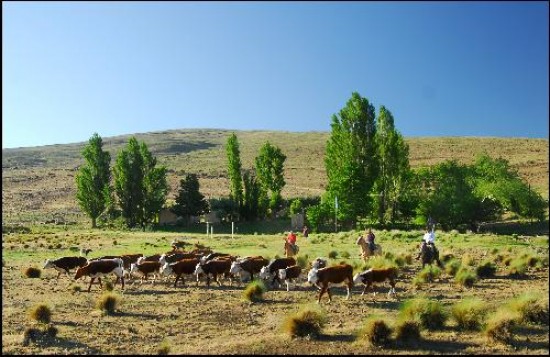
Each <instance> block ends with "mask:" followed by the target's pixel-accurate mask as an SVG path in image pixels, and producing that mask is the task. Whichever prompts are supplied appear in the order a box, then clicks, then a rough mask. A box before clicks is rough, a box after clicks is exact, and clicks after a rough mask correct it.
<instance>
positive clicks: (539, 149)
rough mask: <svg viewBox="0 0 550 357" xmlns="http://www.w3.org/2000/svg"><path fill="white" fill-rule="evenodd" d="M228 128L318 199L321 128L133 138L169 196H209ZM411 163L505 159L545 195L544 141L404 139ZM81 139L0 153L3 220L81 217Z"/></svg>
mask: <svg viewBox="0 0 550 357" xmlns="http://www.w3.org/2000/svg"><path fill="white" fill-rule="evenodd" d="M233 132H235V133H236V135H237V137H238V139H239V143H240V150H241V161H242V165H243V168H245V169H246V168H252V167H253V162H254V158H255V157H256V156H257V155H258V152H259V148H260V147H261V145H263V144H264V143H265V142H266V141H268V140H269V142H271V143H272V144H275V145H277V146H279V147H280V148H281V150H282V151H283V153H284V154H285V155H286V156H287V160H286V163H285V180H286V186H285V188H284V190H283V192H282V194H283V197H285V198H290V197H298V196H318V195H320V194H322V193H323V192H324V190H325V185H326V175H325V168H324V153H325V146H326V141H327V139H328V138H329V135H330V133H328V132H282V131H238V130H219V129H194V130H168V131H159V132H151V133H145V134H134V136H135V137H136V138H137V139H138V140H140V141H144V142H145V143H147V145H148V147H149V149H150V150H151V152H152V153H153V154H154V155H155V156H156V157H157V158H158V161H159V163H160V164H162V165H165V166H166V167H167V168H168V179H169V182H170V187H171V190H170V193H169V199H173V198H174V197H175V194H176V191H177V188H178V185H179V180H180V179H181V178H183V175H184V174H185V173H188V172H189V173H196V174H198V175H199V179H200V185H201V192H202V193H203V194H205V196H207V197H210V198H217V197H221V196H226V195H228V193H229V182H228V179H227V156H226V152H225V144H226V141H227V138H228V137H229V135H231V133H233ZM131 136H132V135H123V136H116V137H104V138H103V142H104V149H105V150H107V151H109V152H110V153H111V157H112V161H111V162H112V164H113V163H114V161H115V158H116V155H117V154H118V152H119V151H120V149H122V148H123V147H124V146H125V145H126V144H127V142H128V139H129V138H130V137H131ZM406 141H407V143H408V144H409V147H410V163H411V166H412V167H413V168H416V167H420V166H429V165H434V164H437V163H439V162H441V161H444V160H447V159H451V158H455V159H457V160H459V161H460V162H462V163H471V162H472V161H473V160H474V158H475V156H476V155H477V154H479V153H483V152H485V153H487V154H489V155H491V156H492V157H502V158H505V159H507V160H508V161H509V162H510V164H511V165H512V167H514V168H515V169H517V170H518V172H519V173H520V175H521V176H522V177H524V178H525V179H526V180H527V181H528V182H529V183H530V184H531V186H532V187H533V188H534V189H535V190H536V191H538V192H539V193H541V194H542V195H543V196H544V197H545V198H548V151H549V145H548V139H524V138H483V137H414V138H406ZM86 144H87V142H82V143H75V144H66V145H48V146H41V147H27V148H16V149H3V150H2V221H3V222H10V221H21V220H22V221H25V220H29V221H31V220H33V221H41V220H44V219H51V218H53V217H54V216H56V215H61V216H66V218H67V219H69V220H82V219H84V217H83V216H82V215H81V214H79V212H80V210H79V209H78V206H77V204H76V200H75V192H76V190H75V180H74V176H75V174H76V171H77V169H78V167H79V165H82V164H83V163H84V159H83V158H82V156H81V150H82V148H83V147H84V146H85V145H86Z"/></svg>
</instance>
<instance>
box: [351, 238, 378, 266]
mask: <svg viewBox="0 0 550 357" xmlns="http://www.w3.org/2000/svg"><path fill="white" fill-rule="evenodd" d="M355 244H357V245H359V246H361V254H360V255H361V258H362V259H363V260H365V261H366V260H367V258H368V257H371V256H373V255H382V246H381V245H380V244H376V243H375V244H374V251H371V249H370V248H369V243H367V241H366V240H365V238H363V236H360V237H359V238H357V241H356V242H355Z"/></svg>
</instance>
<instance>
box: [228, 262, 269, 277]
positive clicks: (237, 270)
mask: <svg viewBox="0 0 550 357" xmlns="http://www.w3.org/2000/svg"><path fill="white" fill-rule="evenodd" d="M267 264H269V261H268V260H267V259H265V258H264V257H262V256H256V257H246V258H242V259H237V260H235V261H234V262H233V263H232V264H231V268H230V269H229V272H230V273H231V274H233V276H237V275H241V277H242V276H243V275H250V280H254V274H257V273H259V272H260V271H261V270H262V268H263V267H264V266H266V265H267ZM241 280H242V279H241Z"/></svg>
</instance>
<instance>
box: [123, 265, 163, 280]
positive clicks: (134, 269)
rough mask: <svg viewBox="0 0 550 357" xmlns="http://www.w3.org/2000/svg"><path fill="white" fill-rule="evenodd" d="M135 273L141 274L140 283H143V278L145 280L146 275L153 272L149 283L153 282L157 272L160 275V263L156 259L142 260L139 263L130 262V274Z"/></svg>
mask: <svg viewBox="0 0 550 357" xmlns="http://www.w3.org/2000/svg"><path fill="white" fill-rule="evenodd" d="M135 273H139V274H141V283H142V284H143V279H144V278H145V280H147V276H148V275H149V274H151V273H153V280H152V281H151V284H153V283H154V282H155V279H156V276H157V274H159V275H160V263H159V262H158V261H156V262H154V261H143V262H141V264H137V263H132V265H131V266H130V276H132V275H133V274H135Z"/></svg>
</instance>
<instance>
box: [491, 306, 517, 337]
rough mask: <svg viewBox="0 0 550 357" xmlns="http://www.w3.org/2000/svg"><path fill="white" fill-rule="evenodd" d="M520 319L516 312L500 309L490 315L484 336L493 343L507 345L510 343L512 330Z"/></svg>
mask: <svg viewBox="0 0 550 357" xmlns="http://www.w3.org/2000/svg"><path fill="white" fill-rule="evenodd" d="M519 318H520V316H519V314H518V313H517V312H514V311H511V310H510V309H506V308H501V309H499V310H497V311H496V312H495V313H493V314H492V315H490V316H489V317H488V319H487V324H486V326H485V329H484V333H485V336H487V337H488V338H489V340H491V341H493V342H504V343H509V342H511V341H512V337H513V333H512V328H513V327H515V326H516V325H517V321H518V319H519Z"/></svg>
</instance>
